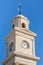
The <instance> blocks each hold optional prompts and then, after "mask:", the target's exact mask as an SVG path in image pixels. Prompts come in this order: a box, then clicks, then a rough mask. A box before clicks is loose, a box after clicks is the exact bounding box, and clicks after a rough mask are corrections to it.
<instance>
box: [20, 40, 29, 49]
mask: <svg viewBox="0 0 43 65" xmlns="http://www.w3.org/2000/svg"><path fill="white" fill-rule="evenodd" d="M21 46H22V47H23V48H24V49H28V48H29V43H27V42H26V41H23V42H22V44H21Z"/></svg>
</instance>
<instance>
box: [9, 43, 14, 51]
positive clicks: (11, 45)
mask: <svg viewBox="0 0 43 65" xmlns="http://www.w3.org/2000/svg"><path fill="white" fill-rule="evenodd" d="M9 48H10V51H12V50H13V42H11V43H10V46H9Z"/></svg>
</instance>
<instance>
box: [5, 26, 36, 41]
mask: <svg viewBox="0 0 43 65" xmlns="http://www.w3.org/2000/svg"><path fill="white" fill-rule="evenodd" d="M15 31H18V32H21V33H24V34H27V35H30V36H33V37H35V36H36V34H35V33H33V32H32V31H30V30H27V29H26V28H19V27H18V28H17V27H15V28H14V29H13V30H12V31H11V33H10V34H9V35H8V36H7V37H6V40H8V39H9V37H11V36H12V35H13V34H14V33H15Z"/></svg>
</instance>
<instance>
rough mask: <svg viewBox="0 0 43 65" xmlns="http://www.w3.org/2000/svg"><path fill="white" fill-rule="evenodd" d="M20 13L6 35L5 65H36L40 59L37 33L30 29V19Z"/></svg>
mask: <svg viewBox="0 0 43 65" xmlns="http://www.w3.org/2000/svg"><path fill="white" fill-rule="evenodd" d="M19 7H20V8H19V15H17V16H15V17H14V18H13V20H12V31H11V32H10V34H9V35H8V36H7V37H6V46H7V50H6V55H7V57H6V59H5V60H4V61H3V65H36V63H37V61H38V60H39V58H38V57H36V55H35V37H36V34H35V33H33V32H32V31H31V30H30V29H29V23H30V21H29V19H27V18H26V17H25V16H23V15H21V4H20V5H19Z"/></svg>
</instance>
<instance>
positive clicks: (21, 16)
mask: <svg viewBox="0 0 43 65" xmlns="http://www.w3.org/2000/svg"><path fill="white" fill-rule="evenodd" d="M19 17H20V18H24V19H25V20H27V21H29V19H27V17H25V16H23V15H17V16H15V17H14V18H13V19H15V18H19Z"/></svg>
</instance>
